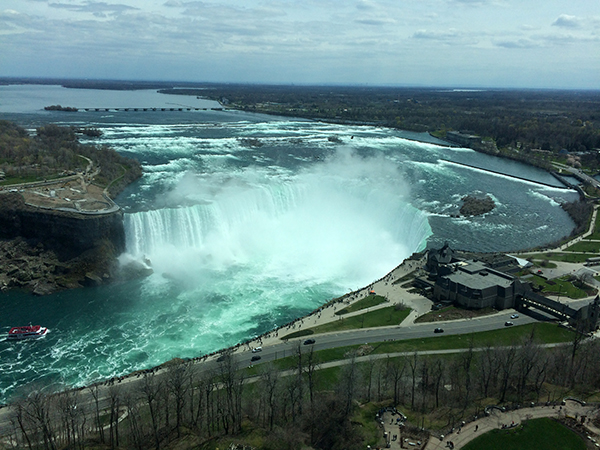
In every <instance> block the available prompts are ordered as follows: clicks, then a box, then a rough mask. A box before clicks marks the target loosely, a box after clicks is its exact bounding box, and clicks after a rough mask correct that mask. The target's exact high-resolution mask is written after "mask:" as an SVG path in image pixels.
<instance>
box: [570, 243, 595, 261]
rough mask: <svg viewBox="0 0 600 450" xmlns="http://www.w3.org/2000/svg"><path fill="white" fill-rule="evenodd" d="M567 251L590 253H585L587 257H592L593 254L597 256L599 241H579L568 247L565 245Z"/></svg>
mask: <svg viewBox="0 0 600 450" xmlns="http://www.w3.org/2000/svg"><path fill="white" fill-rule="evenodd" d="M566 251H568V252H580V253H581V252H583V253H591V255H587V257H588V258H592V257H594V256H598V253H600V242H597V241H579V242H577V243H575V244H573V245H571V246H570V247H567V250H566Z"/></svg>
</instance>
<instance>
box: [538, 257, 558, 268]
mask: <svg viewBox="0 0 600 450" xmlns="http://www.w3.org/2000/svg"><path fill="white" fill-rule="evenodd" d="M532 261H533V263H534V264H535V265H536V266H537V267H542V268H544V269H556V268H557V267H558V266H557V265H556V264H555V263H552V262H549V261H548V260H547V259H541V260H540V259H535V260H532Z"/></svg>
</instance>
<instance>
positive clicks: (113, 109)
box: [77, 107, 223, 112]
mask: <svg viewBox="0 0 600 450" xmlns="http://www.w3.org/2000/svg"><path fill="white" fill-rule="evenodd" d="M208 110H210V111H223V108H192V107H180V108H167V107H160V108H77V111H87V112H116V111H118V112H140V111H141V112H152V111H159V112H163V111H208Z"/></svg>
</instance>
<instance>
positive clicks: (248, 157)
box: [0, 93, 577, 401]
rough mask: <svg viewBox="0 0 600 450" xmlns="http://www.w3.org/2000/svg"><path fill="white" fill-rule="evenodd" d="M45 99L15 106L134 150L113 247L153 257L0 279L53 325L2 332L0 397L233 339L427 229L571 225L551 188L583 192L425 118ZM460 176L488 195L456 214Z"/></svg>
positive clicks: (8, 308)
mask: <svg viewBox="0 0 600 450" xmlns="http://www.w3.org/2000/svg"><path fill="white" fill-rule="evenodd" d="M75 94H76V93H73V94H72V95H75ZM98 95H100V94H98ZM155 95H158V94H155ZM45 103H46V104H53V103H57V102H56V101H53V100H50V99H47V100H45ZM74 104H75V105H76V106H77V104H76V103H74ZM40 116H41V114H37V113H36V114H33V113H32V114H22V115H16V119H18V120H19V121H20V122H21V123H25V124H30V126H31V127H34V126H37V125H38V124H39V123H42V122H43V121H49V120H51V121H54V122H57V123H63V124H67V125H77V126H93V127H97V128H99V129H100V130H102V132H103V135H102V137H101V138H100V139H99V140H95V141H93V143H95V144H102V145H104V144H106V145H109V146H112V147H113V148H115V149H116V150H117V151H119V152H120V153H122V154H124V155H127V156H130V157H133V158H136V159H138V160H139V161H141V163H142V165H143V168H144V176H143V177H142V178H141V179H140V180H138V181H137V182H136V183H134V184H132V185H130V186H129V187H128V188H127V189H126V190H125V191H124V192H123V193H122V194H121V195H120V196H119V197H118V198H117V202H118V204H119V205H121V206H122V207H123V210H124V212H125V215H124V221H125V227H126V237H127V251H126V253H125V254H123V255H122V256H121V259H122V261H123V262H124V263H126V262H127V261H131V260H136V261H149V264H150V265H151V267H152V269H153V273H152V275H150V276H148V277H146V278H143V279H137V280H129V281H125V282H121V283H115V284H112V285H109V286H101V287H97V288H90V289H80V290H75V291H68V292H62V293H59V294H55V295H52V296H49V297H46V298H44V299H43V300H42V301H40V299H39V298H34V297H30V296H26V295H23V294H20V293H16V292H11V293H2V294H1V295H2V303H1V306H0V315H1V316H2V317H3V322H2V326H3V327H4V329H6V330H8V328H9V327H10V326H13V325H22V324H26V323H29V322H35V323H40V324H42V325H45V326H47V327H48V328H49V329H50V330H51V332H50V334H49V335H48V336H47V337H46V338H44V339H42V340H39V341H37V342H27V343H26V342H8V341H1V342H0V398H1V400H2V401H6V400H7V399H9V398H10V396H11V395H13V394H14V393H15V392H17V391H18V390H19V388H20V387H22V386H24V385H26V384H28V383H43V384H48V383H59V384H66V385H68V386H78V385H84V384H86V383H90V382H92V381H95V380H98V379H102V378H108V377H112V376H115V375H122V374H126V373H130V372H132V371H135V370H139V369H143V368H148V367H152V366H155V365H158V364H161V363H163V362H165V361H167V360H169V359H172V358H175V357H181V358H186V357H195V356H200V355H203V354H205V353H208V352H212V351H215V350H218V349H220V348H223V347H226V346H229V345H232V344H235V343H237V342H240V341H244V340H246V339H248V338H250V337H253V336H256V335H259V334H261V333H263V332H266V331H268V330H270V329H272V328H274V327H277V326H279V325H282V324H284V323H287V322H288V321H290V320H293V319H295V318H297V317H299V316H301V315H303V314H305V313H306V312H309V311H311V310H313V309H314V308H317V307H319V306H320V305H321V304H323V303H325V302H326V301H328V300H330V299H331V298H333V297H336V296H339V295H342V294H344V293H347V292H348V291H349V290H354V289H356V288H359V287H362V286H364V285H366V284H368V283H370V282H372V281H374V280H375V279H378V278H380V277H381V276H383V275H385V274H386V273H387V272H389V271H390V270H391V269H393V268H394V267H395V266H397V265H398V264H400V263H401V262H402V260H403V259H405V258H406V257H408V256H410V255H411V254H412V253H413V252H415V251H420V250H423V249H425V248H426V247H427V246H432V247H437V246H440V245H443V243H444V242H449V243H450V245H451V246H453V247H455V248H458V249H464V250H473V251H513V250H518V249H523V248H529V247H532V246H539V245H545V244H547V243H550V242H553V241H556V240H558V239H560V238H562V237H563V236H565V235H568V234H569V233H570V232H571V230H572V229H573V223H572V221H571V219H570V218H569V217H568V216H567V214H566V213H565V212H564V211H563V210H562V208H561V207H560V204H561V203H562V202H565V201H572V200H575V199H576V198H577V194H576V193H575V192H573V191H569V190H565V189H563V188H561V187H560V186H559V185H558V183H557V182H556V180H554V179H553V178H552V177H551V176H550V175H548V174H547V173H545V172H543V171H540V170H537V169H535V168H532V167H528V166H524V165H521V164H518V163H515V162H511V161H506V160H501V159H496V158H494V157H491V156H488V155H482V154H478V153H476V152H473V151H471V150H468V149H460V148H450V147H446V146H443V145H435V144H434V143H427V142H418V141H416V140H414V139H425V140H426V139H427V137H426V136H422V135H416V134H411V133H404V132H401V131H398V130H391V129H385V128H378V127H369V126H352V125H333V124H325V123H320V122H311V121H304V120H295V119H289V118H279V117H267V116H261V115H253V114H246V113H241V112H236V111H227V112H225V111H223V112H214V111H199V112H191V113H189V112H188V113H185V112H170V113H169V112H165V113H161V112H154V113H151V114H148V113H145V114H144V113H141V112H139V113H137V112H128V113H125V112H123V113H114V112H113V113H102V112H89V113H78V114H77V115H76V116H69V117H70V118H69V120H71V122H65V117H66V116H65V115H61V114H60V113H45V115H44V117H43V118H42V117H40ZM2 118H7V117H6V115H3V116H2ZM12 118H13V120H16V119H15V117H12ZM409 139H412V140H409ZM452 162H455V163H460V164H452ZM463 164H468V165H469V166H465V165H463ZM471 166H475V167H477V168H474V167H471ZM489 170H493V171H494V172H490V171H489ZM503 174H506V175H503ZM513 177H520V178H521V179H518V178H513ZM527 180H529V181H527ZM469 194H473V195H489V196H490V197H492V198H493V199H494V201H495V203H496V208H495V209H494V210H493V211H492V212H490V213H488V214H486V215H484V216H479V217H468V218H466V217H458V216H457V213H458V209H459V208H460V205H461V204H462V201H461V199H462V198H463V197H464V196H465V195H469ZM4 329H3V330H0V331H5V330H4Z"/></svg>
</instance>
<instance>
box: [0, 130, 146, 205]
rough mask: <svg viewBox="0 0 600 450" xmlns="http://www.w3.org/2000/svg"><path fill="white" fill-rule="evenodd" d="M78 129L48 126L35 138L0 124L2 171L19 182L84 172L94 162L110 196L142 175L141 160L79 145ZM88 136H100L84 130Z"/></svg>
mask: <svg viewBox="0 0 600 450" xmlns="http://www.w3.org/2000/svg"><path fill="white" fill-rule="evenodd" d="M78 132H82V131H81V130H80V129H79V128H75V127H61V126H58V125H54V124H48V125H45V126H42V127H39V128H37V130H36V133H35V135H34V136H30V135H29V133H28V132H27V130H25V129H24V128H22V127H20V126H18V125H16V124H15V123H13V122H9V121H4V120H2V121H0V169H2V171H3V172H4V174H5V177H6V179H7V180H9V181H11V182H13V183H18V182H24V181H41V180H44V179H51V178H57V177H60V176H64V175H69V174H73V173H76V172H81V171H83V170H85V167H86V165H87V161H86V160H85V159H84V158H81V156H84V157H87V158H89V159H91V160H92V161H93V162H94V164H95V165H97V166H100V168H101V171H100V174H99V175H98V176H96V182H97V183H98V184H99V185H101V186H103V187H104V186H108V185H109V184H110V183H111V182H112V181H113V180H117V182H116V183H114V184H111V186H110V193H111V195H113V196H114V195H116V193H118V192H119V191H120V190H121V189H123V188H124V187H125V186H126V185H127V184H129V183H131V182H132V181H133V180H135V179H137V178H139V177H140V176H141V174H142V169H141V165H140V163H139V162H138V161H136V160H133V159H131V158H126V157H124V156H121V155H119V154H118V153H117V152H116V151H115V150H113V149H111V148H109V147H107V146H95V145H84V144H82V143H80V142H79V139H78V137H77V134H78ZM83 132H84V133H87V134H92V135H94V134H97V133H95V132H94V131H93V130H84V131H83Z"/></svg>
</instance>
